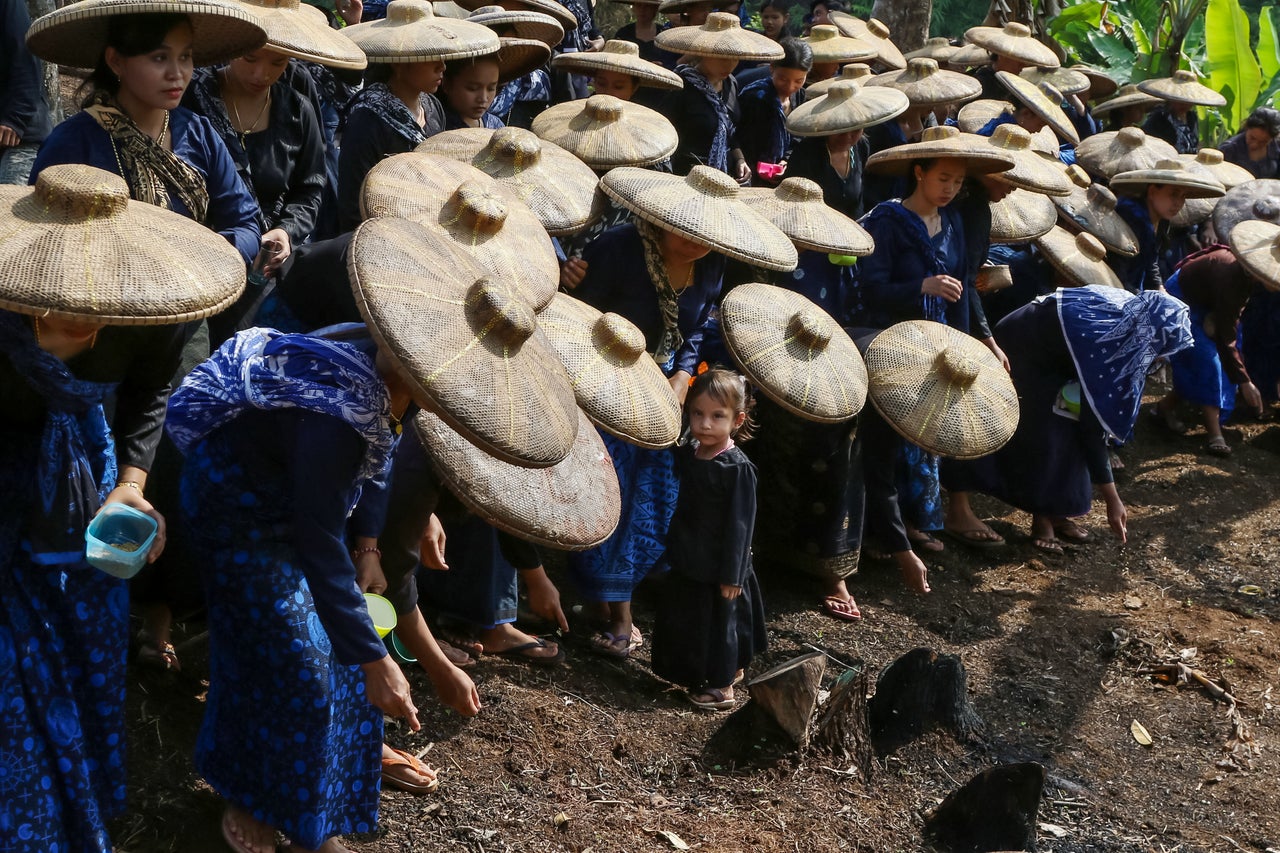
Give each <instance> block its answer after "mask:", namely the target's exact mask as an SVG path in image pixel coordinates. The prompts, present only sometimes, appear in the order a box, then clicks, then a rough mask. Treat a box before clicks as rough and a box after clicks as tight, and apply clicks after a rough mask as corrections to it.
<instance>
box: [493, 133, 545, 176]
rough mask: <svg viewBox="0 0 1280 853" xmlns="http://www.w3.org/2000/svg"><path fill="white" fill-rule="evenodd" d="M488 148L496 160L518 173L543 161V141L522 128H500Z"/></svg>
mask: <svg viewBox="0 0 1280 853" xmlns="http://www.w3.org/2000/svg"><path fill="white" fill-rule="evenodd" d="M487 147H488V149H489V151H490V153H491V154H492V155H493V156H494V157H495V158H496V159H498V160H503V161H505V162H507V163H510V164H511V165H512V166H514V167H515V170H516V171H517V172H519V171H520V170H521V169H527V168H530V167H532V166H535V165H537V163H538V161H539V160H541V159H542V140H540V139H538V137H537V136H536V135H535V134H533V133H532V132H530V131H528V130H525V129H524V128H522V127H500V128H498V129H497V130H495V131H494V132H493V136H491V137H490V138H489V145H488V146H487Z"/></svg>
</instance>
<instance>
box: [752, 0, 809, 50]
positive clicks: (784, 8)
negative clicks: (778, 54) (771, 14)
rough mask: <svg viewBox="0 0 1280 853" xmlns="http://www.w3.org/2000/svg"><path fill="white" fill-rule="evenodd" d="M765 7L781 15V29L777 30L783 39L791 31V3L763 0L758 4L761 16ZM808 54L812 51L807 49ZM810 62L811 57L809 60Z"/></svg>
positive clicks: (780, 0) (783, 0)
mask: <svg viewBox="0 0 1280 853" xmlns="http://www.w3.org/2000/svg"><path fill="white" fill-rule="evenodd" d="M766 9H773V10H774V11H776V12H778V13H779V14H780V15H782V29H781V30H780V31H779V32H778V38H779V39H783V38H786V37H787V36H789V35H792V33H791V4H790V3H789V2H787V0H764V2H763V3H761V4H760V14H761V15H762V16H763V15H764V13H765V10H766ZM809 53H810V55H812V54H813V51H812V50H811V51H809ZM810 61H811V62H812V59H811V60H810Z"/></svg>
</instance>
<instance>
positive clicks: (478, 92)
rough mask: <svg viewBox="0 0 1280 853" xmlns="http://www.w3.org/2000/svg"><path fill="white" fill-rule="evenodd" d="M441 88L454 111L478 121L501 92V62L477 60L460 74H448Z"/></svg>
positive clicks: (463, 116) (465, 117)
mask: <svg viewBox="0 0 1280 853" xmlns="http://www.w3.org/2000/svg"><path fill="white" fill-rule="evenodd" d="M440 92H441V94H443V95H444V97H445V100H446V101H447V102H448V104H449V106H450V107H452V108H453V111H454V112H456V113H457V114H458V115H460V116H461V117H462V118H464V119H468V120H470V121H478V120H479V119H480V117H481V116H483V115H484V113H485V110H487V109H489V105H490V104H492V103H493V99H494V98H495V97H496V96H497V94H498V63H496V62H492V61H489V60H477V61H476V62H473V63H471V64H470V65H468V66H466V67H464V68H462V69H461V70H460V71H458V73H457V74H447V75H445V78H444V82H443V83H441V84H440Z"/></svg>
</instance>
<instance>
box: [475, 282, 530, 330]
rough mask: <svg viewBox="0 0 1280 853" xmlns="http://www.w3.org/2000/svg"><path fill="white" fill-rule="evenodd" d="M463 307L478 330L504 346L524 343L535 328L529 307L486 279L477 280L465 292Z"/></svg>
mask: <svg viewBox="0 0 1280 853" xmlns="http://www.w3.org/2000/svg"><path fill="white" fill-rule="evenodd" d="M467 308H468V309H469V313H471V315H472V316H473V317H475V319H476V320H477V321H478V322H479V323H480V325H481V326H482V327H484V328H485V329H487V330H490V331H492V332H493V333H494V334H496V335H497V337H498V338H499V339H500V340H502V341H503V342H504V343H507V344H518V343H521V342H523V341H525V340H527V339H528V338H529V337H530V336H531V335H532V334H533V333H534V331H536V330H537V328H538V321H537V318H536V316H535V315H534V313H533V308H532V307H530V306H529V305H528V304H527V303H526V302H525V301H524V300H522V299H520V298H519V297H518V296H516V295H515V294H514V293H512V292H510V291H508V290H507V289H506V288H504V287H502V286H501V285H499V284H498V283H497V282H494V281H493V280H491V279H488V278H482V279H480V280H479V281H477V282H476V283H475V284H473V285H471V287H470V288H469V289H468V290H467Z"/></svg>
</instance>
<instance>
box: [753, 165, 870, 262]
mask: <svg viewBox="0 0 1280 853" xmlns="http://www.w3.org/2000/svg"><path fill="white" fill-rule="evenodd" d="M742 200H743V201H745V202H746V203H747V204H749V205H750V206H751V207H752V208H753V209H754V210H755V211H756V212H757V213H759V214H760V215H762V216H763V217H764V218H765V219H768V220H769V221H770V222H772V223H773V224H774V225H776V226H777V227H778V229H779V230H781V231H782V233H783V234H786V235H787V237H788V238H790V240H791V242H792V243H795V244H796V248H798V249H804V250H808V251H815V252H826V253H827V254H831V255H853V256H856V257H862V256H863V255H869V254H871V252H872V251H873V250H874V249H875V245H876V244H875V241H874V240H873V239H872V238H871V235H870V234H868V233H867V232H866V231H865V230H864V229H863V227H862V226H861V225H859V224H858V223H857V222H855V221H854V220H852V219H850V218H849V217H848V216H845V215H844V214H843V213H841V212H840V211H838V210H836V209H835V208H833V207H831V206H829V205H828V204H827V203H826V202H824V201H823V200H822V187H820V186H818V185H817V184H816V183H814V182H813V181H811V180H809V179H808V178H786V179H784V180H783V181H782V183H781V184H779V185H778V186H777V187H775V188H772V189H770V188H767V187H753V188H751V189H747V190H743V191H742Z"/></svg>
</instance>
